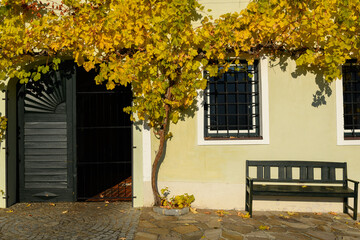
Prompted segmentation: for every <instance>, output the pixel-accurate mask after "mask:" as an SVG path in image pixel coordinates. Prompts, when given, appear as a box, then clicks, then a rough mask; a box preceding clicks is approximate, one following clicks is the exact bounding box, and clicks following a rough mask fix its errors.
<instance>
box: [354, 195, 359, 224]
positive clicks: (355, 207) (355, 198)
mask: <svg viewBox="0 0 360 240" xmlns="http://www.w3.org/2000/svg"><path fill="white" fill-rule="evenodd" d="M357 211H358V192H357V189H356V192H355V196H354V212H353V219H354V220H355V221H356V220H357Z"/></svg>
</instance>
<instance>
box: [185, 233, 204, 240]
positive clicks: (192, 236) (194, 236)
mask: <svg viewBox="0 0 360 240" xmlns="http://www.w3.org/2000/svg"><path fill="white" fill-rule="evenodd" d="M202 235H203V232H201V231H196V232H191V233H187V234H184V235H182V239H184V240H199V239H201V237H202Z"/></svg>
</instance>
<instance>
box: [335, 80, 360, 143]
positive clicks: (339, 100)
mask: <svg viewBox="0 0 360 240" xmlns="http://www.w3.org/2000/svg"><path fill="white" fill-rule="evenodd" d="M335 88H336V132H337V145H360V140H345V139H344V131H345V129H344V104H343V103H344V98H343V94H344V93H343V82H342V80H341V79H337V80H336V81H335Z"/></svg>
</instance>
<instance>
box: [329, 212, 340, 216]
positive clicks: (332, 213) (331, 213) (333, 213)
mask: <svg viewBox="0 0 360 240" xmlns="http://www.w3.org/2000/svg"><path fill="white" fill-rule="evenodd" d="M329 214H330V215H334V216H336V215H338V214H337V213H336V212H332V211H331V212H329Z"/></svg>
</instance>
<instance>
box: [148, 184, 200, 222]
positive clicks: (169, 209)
mask: <svg viewBox="0 0 360 240" xmlns="http://www.w3.org/2000/svg"><path fill="white" fill-rule="evenodd" d="M169 194H170V190H169V189H168V187H166V188H163V189H161V195H160V199H161V205H160V207H157V206H155V207H154V208H153V209H154V211H155V212H157V213H160V214H163V215H166V216H180V215H183V214H186V213H188V212H189V209H190V206H191V203H192V202H194V201H195V197H194V195H189V194H187V193H184V194H183V195H176V196H173V197H171V198H169Z"/></svg>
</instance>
